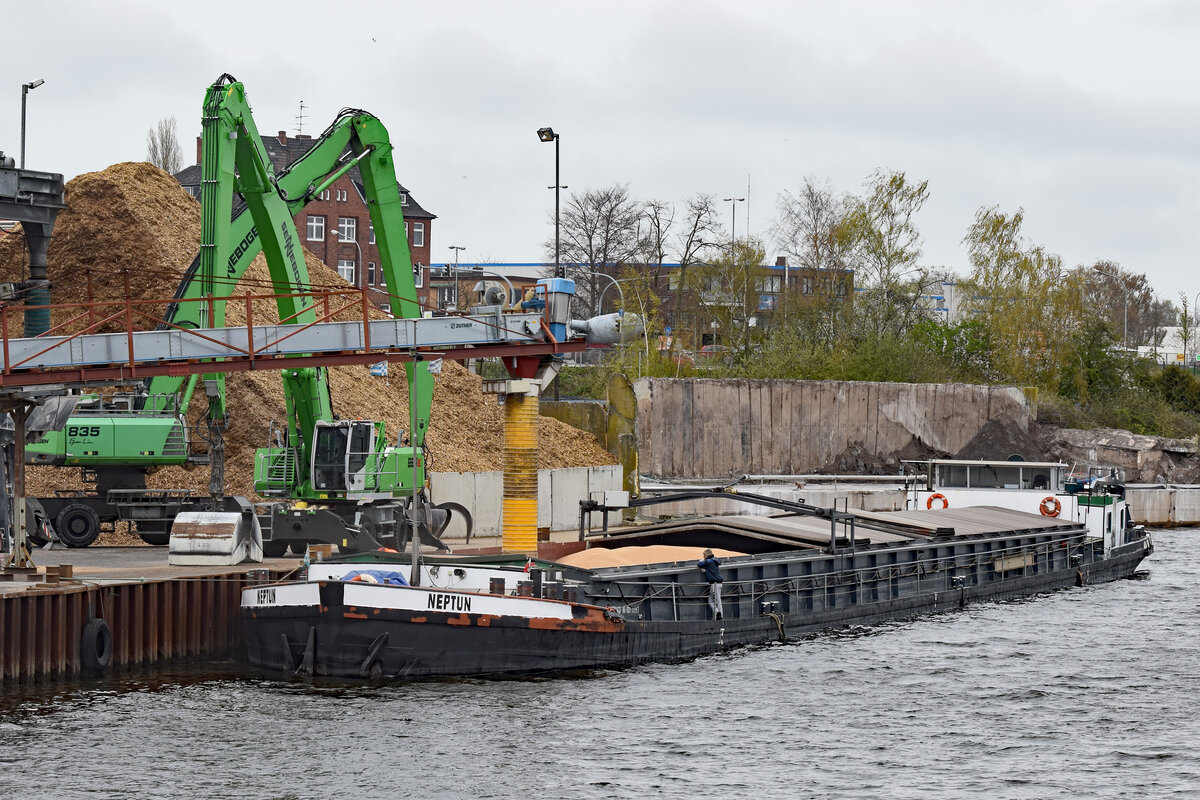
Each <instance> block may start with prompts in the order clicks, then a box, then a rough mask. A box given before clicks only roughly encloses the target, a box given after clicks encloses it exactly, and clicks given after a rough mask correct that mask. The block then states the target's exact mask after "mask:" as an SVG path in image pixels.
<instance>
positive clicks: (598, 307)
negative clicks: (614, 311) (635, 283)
mask: <svg viewBox="0 0 1200 800" xmlns="http://www.w3.org/2000/svg"><path fill="white" fill-rule="evenodd" d="M584 274H585V275H595V276H597V277H599V278H608V280H609V281H610V282H611V284H612V285H613V286H615V287H617V294H618V295H619V296H620V298H621V311H622V312H624V311H625V291H624V290H623V289H622V288H621V283H620V281H618V280H617V279H616V278H614V277H613V276H612V275H609V274H607V273H604V272H586V273H584ZM606 294H608V287H607V286H605V287H604V291H602V292H600V301H599V302H598V303H596V313H597V314H600V313H603V312H604V295H606Z"/></svg>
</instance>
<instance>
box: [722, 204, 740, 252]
mask: <svg viewBox="0 0 1200 800" xmlns="http://www.w3.org/2000/svg"><path fill="white" fill-rule="evenodd" d="M745 201H746V198H744V197H726V198H725V199H724V200H723V201H722V202H725V203H729V204H730V206H729V207H730V209H732V210H733V221H732V223H731V224H730V226H729V241H730V242H731V243H733V242H736V241H737V204H738V203H744V202H745Z"/></svg>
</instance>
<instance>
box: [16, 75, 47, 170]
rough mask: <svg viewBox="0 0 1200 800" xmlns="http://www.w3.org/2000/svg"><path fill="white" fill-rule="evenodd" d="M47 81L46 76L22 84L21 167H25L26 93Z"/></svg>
mask: <svg viewBox="0 0 1200 800" xmlns="http://www.w3.org/2000/svg"><path fill="white" fill-rule="evenodd" d="M45 82H46V79H45V78H38V79H37V80H36V81H30V82H29V83H22V84H21V169H25V95H27V94H29V91H30V90H31V89H36V88H37V87H39V86H41V85H42V84H43V83H45Z"/></svg>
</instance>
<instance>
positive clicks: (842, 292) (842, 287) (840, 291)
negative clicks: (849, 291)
mask: <svg viewBox="0 0 1200 800" xmlns="http://www.w3.org/2000/svg"><path fill="white" fill-rule="evenodd" d="M833 293H834V294H835V295H836V296H837V297H845V296H846V282H845V281H836V282H835V283H834V287H833Z"/></svg>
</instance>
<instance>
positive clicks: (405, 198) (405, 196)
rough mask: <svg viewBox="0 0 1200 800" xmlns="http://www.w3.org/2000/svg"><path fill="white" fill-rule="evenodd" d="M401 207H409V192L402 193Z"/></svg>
mask: <svg viewBox="0 0 1200 800" xmlns="http://www.w3.org/2000/svg"><path fill="white" fill-rule="evenodd" d="M400 205H402V206H406V205H408V192H401V193H400Z"/></svg>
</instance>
